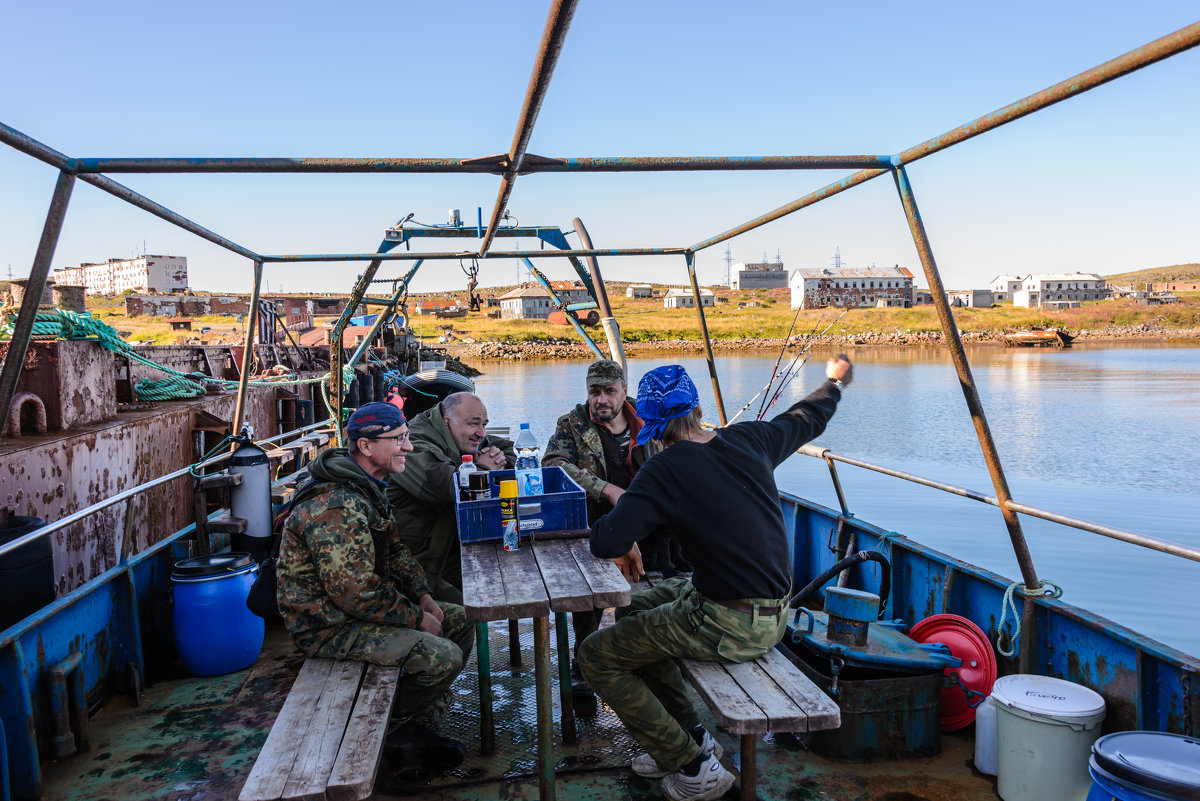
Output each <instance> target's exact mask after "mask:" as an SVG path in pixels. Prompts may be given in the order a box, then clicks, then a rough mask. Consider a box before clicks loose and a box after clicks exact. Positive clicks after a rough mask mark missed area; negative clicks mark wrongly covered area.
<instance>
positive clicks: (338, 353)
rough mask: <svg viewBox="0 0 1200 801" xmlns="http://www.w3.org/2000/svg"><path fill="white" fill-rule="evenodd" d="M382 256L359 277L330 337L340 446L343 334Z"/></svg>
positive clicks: (333, 400)
mask: <svg viewBox="0 0 1200 801" xmlns="http://www.w3.org/2000/svg"><path fill="white" fill-rule="evenodd" d="M382 255H383V254H380V253H376V254H375V256H374V258H373V259H372V260H371V263H370V264H368V265H367V269H366V271H365V272H364V273H363V274H362V275H360V276H359V277H358V282H357V283H355V285H354V290H353V291H352V292H351V293H350V299H349V301H347V302H346V310H345V311H344V312H342V316H341V317H339V318H338V321H337V322H336V323H335V324H334V326H333V332H332V333H331V334H330V335H329V407H330V408H331V409H333V415H334V417H336V418H337V419H336V420H335V421H334V423H335V426H334V427H335V429H336V430H337V440H338V444H339V445H341V444H342V441H343V440H342V396H343V395H345V392H346V387H345V385H344V383H345V382H343V381H342V358H343V357H344V355H345V354H344V353H343V352H342V351H343V348H342V332H343V331H345V330H346V326H347V324H349V322H350V318H351V317H353V316H354V310H355V309H356V308H358V304H359V303H360V302H362V299H363V296H364V295H366V294H367V289H369V288H370V286H371V279H373V278H374V277H375V273H376V272H377V271H378V270H379V265H381V264H383V260H382V258H381V257H382ZM351 364H353V362H351Z"/></svg>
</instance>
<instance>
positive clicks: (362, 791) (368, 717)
mask: <svg viewBox="0 0 1200 801" xmlns="http://www.w3.org/2000/svg"><path fill="white" fill-rule="evenodd" d="M399 681H400V668H398V667H382V666H380V665H367V671H366V674H365V675H364V676H363V682H362V689H361V690H360V691H359V693H358V701H357V702H356V703H355V704H354V711H353V712H352V713H351V715H350V723H349V725H348V726H346V735H345V737H343V738H342V747H341V750H339V751H338V755H337V760H336V761H335V762H334V763H333V770H332V771H331V772H330V774H329V790H328V792H327V795H328V797H329V798H330V799H331V800H332V801H361V799H364V798H366V797H367V796H369V795H370V794H371V789H372V788H373V787H374V786H375V776H376V774H377V773H378V772H379V763H380V760H381V758H382V756H383V740H384V737H385V735H387V724H388V716H389V715H391V713H392V702H394V701H395V700H396V685H397V684H398V683H399Z"/></svg>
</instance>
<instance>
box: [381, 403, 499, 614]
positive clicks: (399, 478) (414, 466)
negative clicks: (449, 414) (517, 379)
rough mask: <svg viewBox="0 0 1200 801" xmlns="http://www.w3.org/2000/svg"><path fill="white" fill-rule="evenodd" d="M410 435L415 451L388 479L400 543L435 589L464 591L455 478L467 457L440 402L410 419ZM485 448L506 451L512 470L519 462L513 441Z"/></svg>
mask: <svg viewBox="0 0 1200 801" xmlns="http://www.w3.org/2000/svg"><path fill="white" fill-rule="evenodd" d="M408 432H409V438H410V439H411V440H412V444H413V452H412V453H410V454H409V455H408V457H407V458H406V459H405V460H404V470H403V472H400V473H392V475H391V476H389V477H388V481H387V497H388V500H389V501H390V503H391V512H392V520H394V521H395V523H396V530H397V531H398V532H399V533H400V541H401V542H403V543H404V544H405V545H407V546H408V548H409V550H411V551H412V553H413V556H415V557H416V558H417V561H419V562H420V563H421V567H422V568H424V570H425V575H427V576H428V577H429V581H430V582H431V583H432V584H434V586H435V588H436V586H437V585H438V583H439V581H445V582H446V583H448V584H450V585H451V586H452V587H454V588H455V589H458V590H461V589H462V564H461V558H460V554H461V551H460V550H459V547H458V523H457V522H456V520H455V518H454V495H455V485H454V481H453V480H454V478H455V473H456V472H457V470H458V467H459V465H461V464H462V453H461V452H460V451H459V450H458V446H457V445H456V444H454V438H453V437H452V436H450V429H449V428H447V427H446V423H445V421H444V420H443V419H442V404H440V403H438V404H437V405H435V406H434V407H433V408H431V409H428V410H426V411H424V412H421V413H420V414H419V415H417V416H416V417H414V418H413V419H411V420H409V421H408ZM483 444H484V445H485V446H487V445H494V446H496V447H497V448H499V449H500V450H501V451H503V452H504V458H505V462H506V465H507V466H508V467H512V466H513V465H514V464H515V463H516V454H515V453H513V447H512V441H511V440H507V439H504V438H503V437H488V438H487V439H485V440H484V441H483Z"/></svg>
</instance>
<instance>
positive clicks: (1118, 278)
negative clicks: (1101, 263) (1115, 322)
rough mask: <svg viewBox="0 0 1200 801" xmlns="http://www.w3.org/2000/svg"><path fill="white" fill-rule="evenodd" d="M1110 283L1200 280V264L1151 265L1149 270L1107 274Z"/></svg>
mask: <svg viewBox="0 0 1200 801" xmlns="http://www.w3.org/2000/svg"><path fill="white" fill-rule="evenodd" d="M1104 277H1105V279H1106V280H1107V281H1108V283H1110V284H1130V283H1135V282H1136V283H1139V284H1140V283H1145V282H1146V281H1153V282H1156V283H1162V282H1165V281H1200V264H1175V265H1172V266H1170V267H1151V268H1149V269H1147V270H1137V271H1135V272H1131V273H1117V274H1116V275H1106V276H1104Z"/></svg>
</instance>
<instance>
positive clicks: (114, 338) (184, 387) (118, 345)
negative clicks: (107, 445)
mask: <svg viewBox="0 0 1200 801" xmlns="http://www.w3.org/2000/svg"><path fill="white" fill-rule="evenodd" d="M15 327H16V320H15V315H14V314H12V313H11V312H10V311H9V309H8V308H5V309H2V310H0V334H3V335H4V336H5V337H6V338H8V339H11V338H12V334H13V329H14V328H15ZM92 337H95V338H96V341H98V342H99V343H100V346H101V347H102V348H104V349H105V350H110V351H112V352H113V353H118V354H120V355H122V356H124V357H126V358H128V359H130V360H132V361H135V362H137V363H138V364H141V365H145V366H146V367H149V368H151V369H154V370H159V371H161V372H164V373H166V374H167V375H168V376H170V377H169V378H163V379H158V380H154V379H150V378H142V379H139V380H138V382H137V384H135V385H134V387H133V392H134V396H135V397H136V398H137V399H138V400H139V401H159V400H174V399H176V398H198V397H200V396H201V395H204V394H206V393H205V389H204V386H203V385H204V384H219V385H221V386H225V387H236V386H238V385H239V382H237V381H231V380H228V379H224V378H213V377H212V376H206V375H200V374H192V375H188V374H186V373H181V372H179V371H178V370H175V369H173V368H171V367H167V366H165V365H162V364H159V363H158V362H155V361H153V360H152V359H148V358H146V357H145V356H143V355H141V354H140V353H138V352H137V349H136V348H134V347H133V346H132V345H130V344H129V343H128V342H126V341H125V340H124V339H122V338H121V335H120V334H119V333H117V330H116V329H115V328H113V327H112V326H111V325H109V324H108V323H105V322H103V321H101V320H97V319H96V318H94V317H90V316H86V315H82V314H78V313H76V312H72V311H68V310H66V309H50V308H44V307H43V308H40V309H39V310H38V312H37V315H36V316H35V317H34V322H33V338H34V339H91V338H92ZM342 377H343V378H342V380H343V381H344V383H346V384H349V383H350V381H352V380H353V379H354V366H353V365H346V366H345V367H344V368H343V370H342ZM328 380H329V374H328V373H326V374H325V375H323V376H320V377H317V378H300V377H298V376H297V375H296V374H295V373H283V374H280V375H274V376H271V377H269V378H262V379H255V380H253V381H247V382H246V383H247V384H248V385H250V386H273V385H277V384H316V383H321V382H324V381H328ZM326 405H328V401H326Z"/></svg>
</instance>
